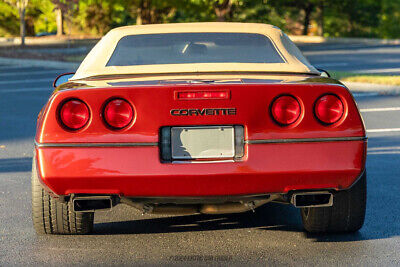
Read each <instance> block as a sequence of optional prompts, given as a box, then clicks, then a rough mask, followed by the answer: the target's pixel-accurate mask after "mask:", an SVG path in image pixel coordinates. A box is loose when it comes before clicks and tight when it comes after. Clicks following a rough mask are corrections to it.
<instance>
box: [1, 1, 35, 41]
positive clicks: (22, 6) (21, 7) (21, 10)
mask: <svg viewBox="0 0 400 267" xmlns="http://www.w3.org/2000/svg"><path fill="white" fill-rule="evenodd" d="M5 2H6V3H8V4H9V5H11V6H14V7H16V8H17V10H18V15H19V25H20V26H19V29H20V30H19V31H20V37H21V46H25V36H26V24H25V12H26V7H27V6H28V3H29V1H28V0H5Z"/></svg>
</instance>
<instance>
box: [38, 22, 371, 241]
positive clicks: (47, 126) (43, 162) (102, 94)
mask: <svg viewBox="0 0 400 267" xmlns="http://www.w3.org/2000/svg"><path fill="white" fill-rule="evenodd" d="M324 74H325V75H324ZM55 87H56V89H55V91H54V93H53V94H52V95H51V97H50V99H49V100H48V102H47V104H46V105H45V106H44V108H43V109H42V111H41V112H40V114H39V117H38V122H37V133H36V138H35V156H34V158H33V168H32V206H33V224H34V227H35V229H36V231H37V232H38V233H40V234H44V233H46V234H85V233H89V232H91V231H92V229H93V218H94V212H95V211H96V210H107V209H111V208H112V207H114V206H115V205H118V204H121V203H123V204H126V205H129V206H132V207H134V208H136V209H139V210H141V211H142V212H144V213H154V214H162V213H165V214H195V213H202V214H221V213H238V212H245V211H249V210H254V209H256V208H257V207H259V206H261V205H264V204H266V203H268V202H281V203H291V204H293V205H294V206H295V207H298V208H300V211H301V215H302V220H303V224H304V228H305V230H306V231H309V232H352V231H357V230H358V229H360V228H361V227H362V225H363V222H364V217H365V208H366V173H365V159H366V151H367V139H366V133H365V128H364V125H363V121H362V118H361V116H360V113H359V110H358V109H357V106H356V103H355V101H354V99H353V97H352V95H351V93H350V92H349V90H348V89H347V88H346V87H345V86H344V85H343V84H341V83H340V82H338V81H336V80H334V79H331V78H329V77H327V75H326V73H321V72H320V71H318V70H317V69H315V68H314V67H313V66H312V65H310V63H309V62H308V61H307V60H306V59H305V58H304V57H303V56H302V54H301V53H300V51H299V50H298V49H297V47H296V46H295V45H294V44H293V43H292V42H291V41H290V40H289V38H288V37H287V36H286V35H285V34H284V33H283V32H282V31H281V30H279V29H278V28H276V27H274V26H270V25H264V24H241V23H191V24H164V25H145V26H131V27H122V28H117V29H114V30H112V31H110V32H109V33H108V34H107V35H106V36H104V37H103V38H102V39H101V41H100V42H99V43H98V44H97V45H96V46H95V47H94V48H93V50H92V51H91V52H90V53H89V54H88V56H87V57H86V59H85V60H84V61H83V62H82V64H81V66H80V67H79V69H78V70H77V72H76V73H74V74H65V75H62V76H60V77H59V78H58V79H57V80H56V81H55Z"/></svg>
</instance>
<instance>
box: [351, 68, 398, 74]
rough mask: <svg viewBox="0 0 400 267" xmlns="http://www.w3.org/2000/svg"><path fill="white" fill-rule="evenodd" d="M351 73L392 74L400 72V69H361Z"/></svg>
mask: <svg viewBox="0 0 400 267" xmlns="http://www.w3.org/2000/svg"><path fill="white" fill-rule="evenodd" d="M350 72H351V73H392V72H400V68H387V69H366V70H365V69H359V70H353V71H350Z"/></svg>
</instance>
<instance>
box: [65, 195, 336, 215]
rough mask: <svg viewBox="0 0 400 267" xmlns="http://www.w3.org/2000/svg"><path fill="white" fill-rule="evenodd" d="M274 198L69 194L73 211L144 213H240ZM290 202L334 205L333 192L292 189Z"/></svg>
mask: <svg viewBox="0 0 400 267" xmlns="http://www.w3.org/2000/svg"><path fill="white" fill-rule="evenodd" d="M274 200H277V201H278V202H281V201H279V195H271V196H270V197H269V198H267V199H264V200H255V201H250V202H244V203H242V202H237V203H221V204H203V205H200V206H199V205H184V206H179V205H167V206H157V205H147V204H142V203H137V202H133V201H132V200H130V199H128V198H122V199H119V198H118V197H113V196H74V197H72V204H73V210H74V211H76V212H94V211H96V210H111V209H112V207H113V206H115V205H116V204H118V203H124V204H128V205H130V206H132V207H135V208H137V209H139V210H141V211H142V212H144V213H153V214H195V213H202V214H223V213H239V212H246V211H249V210H254V209H255V208H257V207H259V206H262V205H264V204H266V203H268V202H271V201H274ZM289 201H290V203H291V204H293V206H295V207H296V208H317V207H331V206H332V205H333V194H332V193H331V192H329V191H314V192H294V193H292V194H291V196H290V199H289Z"/></svg>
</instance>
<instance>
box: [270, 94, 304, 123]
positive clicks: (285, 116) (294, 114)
mask: <svg viewBox="0 0 400 267" xmlns="http://www.w3.org/2000/svg"><path fill="white" fill-rule="evenodd" d="M271 113H272V117H273V118H274V120H275V121H276V122H277V123H279V124H281V125H290V124H292V123H294V122H296V121H297V120H298V119H299V117H300V113H301V107H300V103H299V101H297V99H296V98H294V97H293V96H288V95H285V96H280V97H278V98H277V99H275V101H274V102H273V103H272V107H271Z"/></svg>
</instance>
